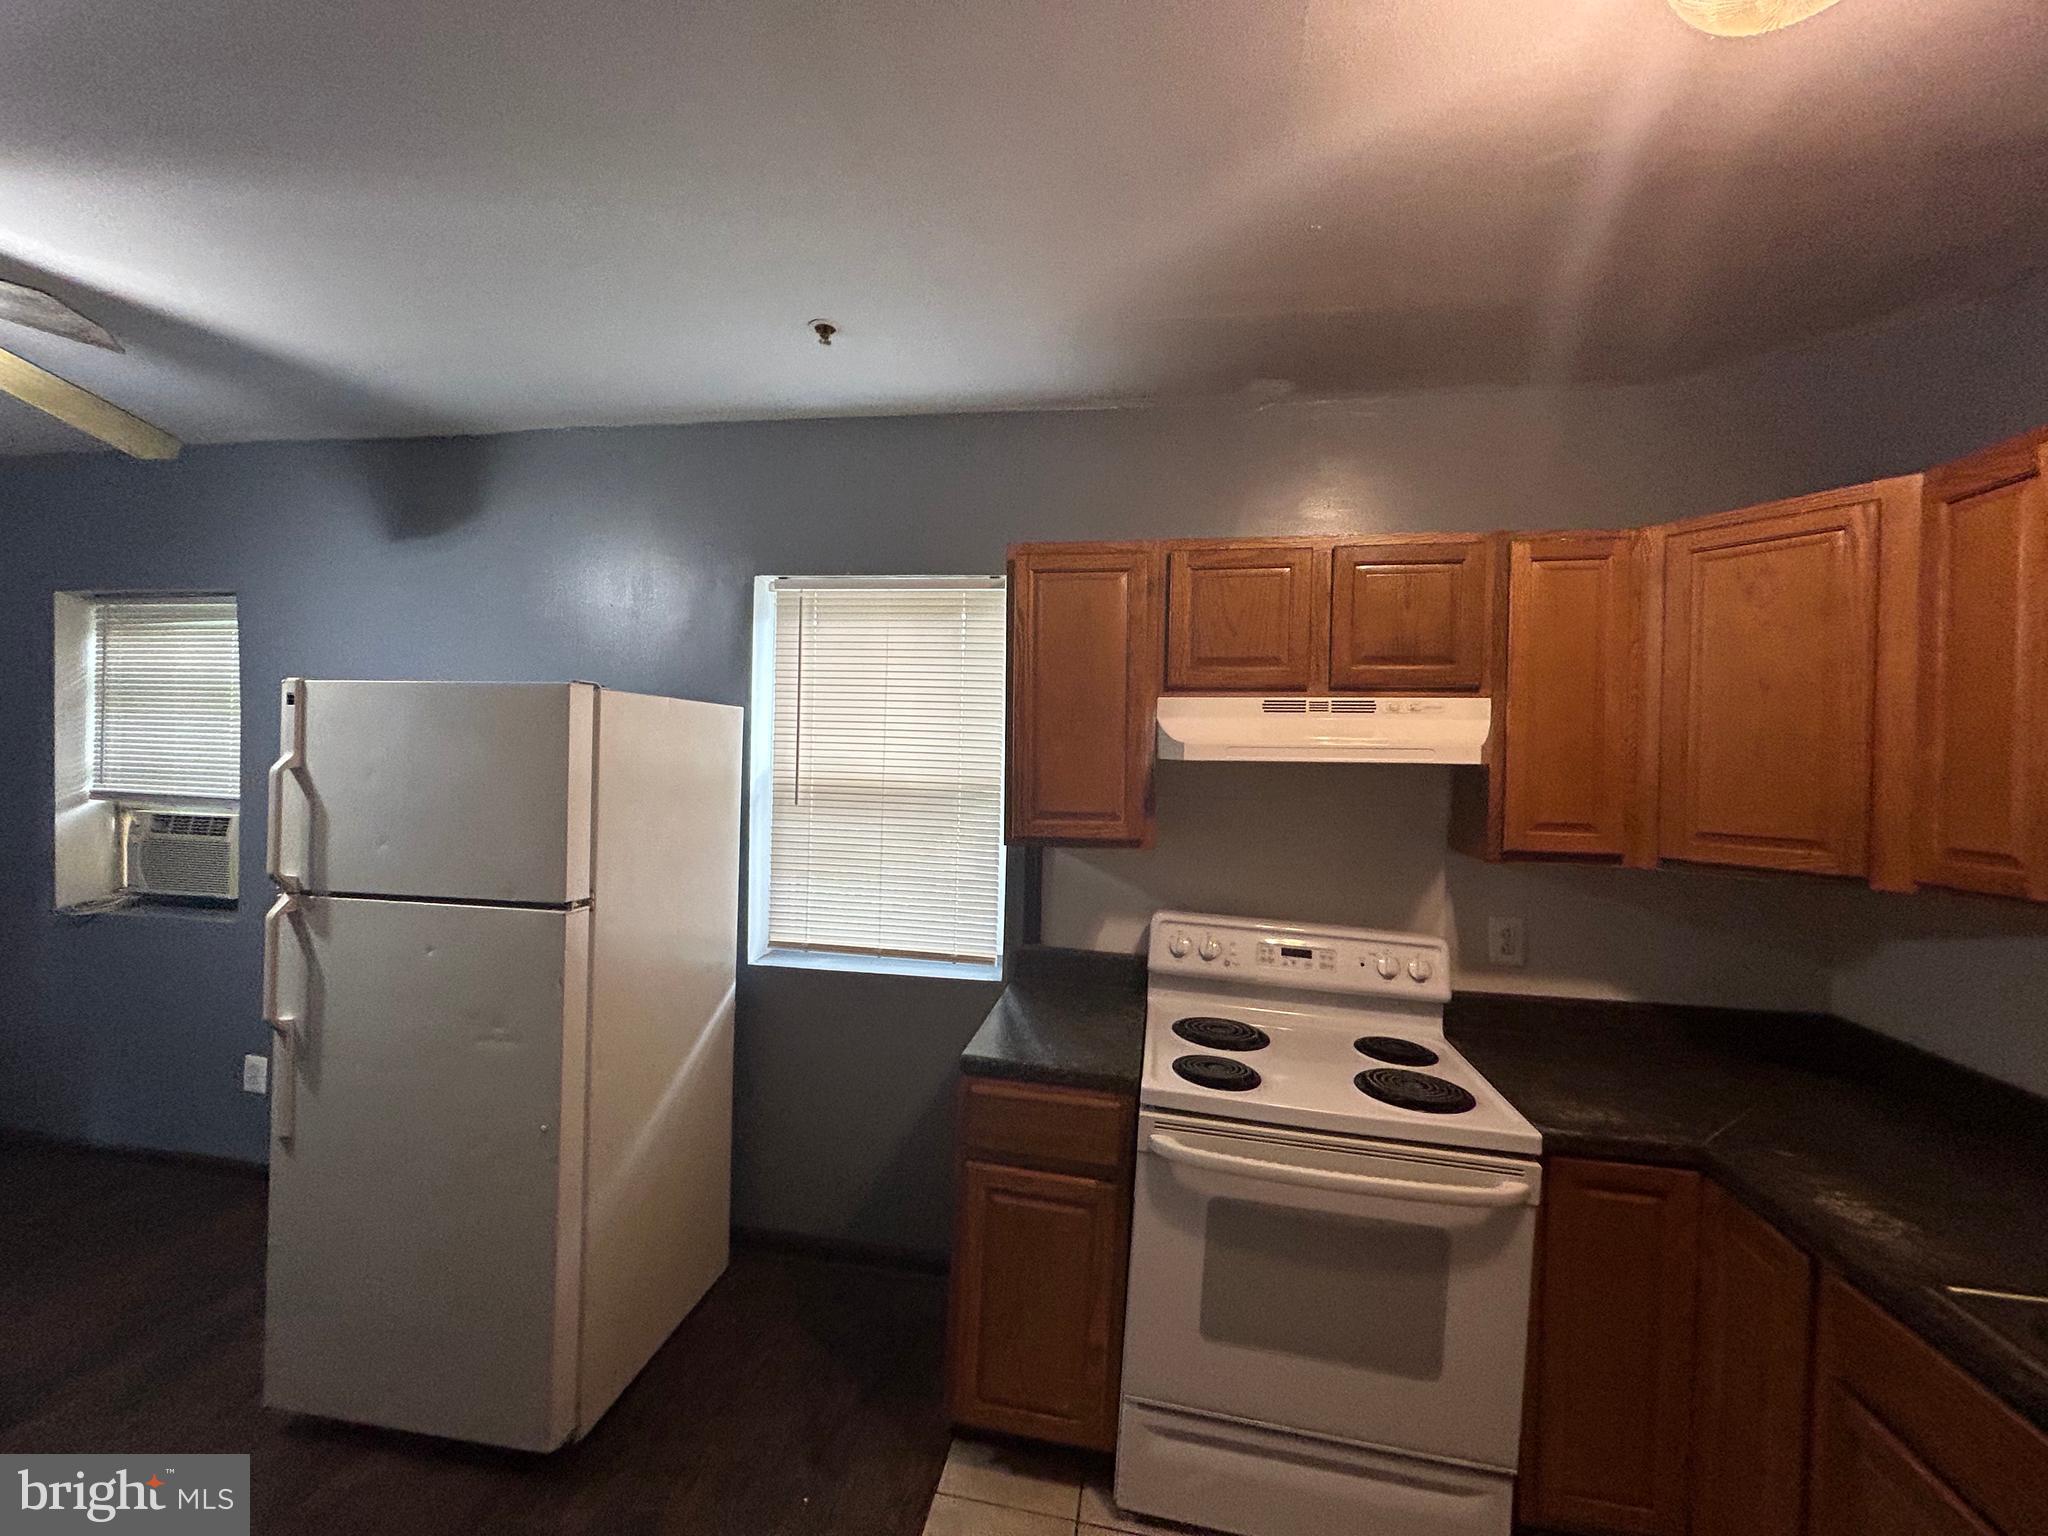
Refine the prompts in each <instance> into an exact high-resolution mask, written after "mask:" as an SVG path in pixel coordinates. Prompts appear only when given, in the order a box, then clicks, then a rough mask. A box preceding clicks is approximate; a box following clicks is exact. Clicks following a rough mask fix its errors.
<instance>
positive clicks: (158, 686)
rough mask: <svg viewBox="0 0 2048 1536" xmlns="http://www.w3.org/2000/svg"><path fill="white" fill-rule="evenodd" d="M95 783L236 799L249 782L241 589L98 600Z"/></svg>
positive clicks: (109, 789)
mask: <svg viewBox="0 0 2048 1536" xmlns="http://www.w3.org/2000/svg"><path fill="white" fill-rule="evenodd" d="M93 653H94V655H93V679H92V695H93V701H92V702H93V756H92V792H93V794H94V795H95V796H97V797H98V798H100V799H116V800H143V799H170V800H219V801H232V800H234V799H236V798H237V797H238V796H240V794H241V792H242V650H241V639H240V632H239V629H238V628H237V625H236V622H235V600H234V599H233V598H232V597H190V598H167V597H149V598H139V597H136V598H131V597H103V598H101V599H99V600H98V601H97V602H95V603H94V604H93Z"/></svg>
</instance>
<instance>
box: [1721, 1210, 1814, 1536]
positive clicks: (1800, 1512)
mask: <svg viewBox="0 0 2048 1536" xmlns="http://www.w3.org/2000/svg"><path fill="white" fill-rule="evenodd" d="M1697 1341H1698V1342H1697V1353H1698V1359H1697V1361H1696V1363H1695V1367H1694V1371H1695V1375H1694V1384H1693V1385H1694V1390H1693V1413H1692V1536H1799V1532H1800V1529H1801V1524H1802V1521H1803V1519H1804V1517H1805V1512H1806V1426H1807V1407H1808V1388H1809V1381H1810V1378H1811V1375H1812V1370H1811V1366H1812V1358H1813V1261H1812V1260H1811V1259H1809V1258H1807V1256H1806V1255H1805V1254H1804V1253H1802V1252H1801V1251H1800V1250H1799V1249H1798V1248H1797V1247H1795V1246H1794V1245H1793V1244H1791V1243H1789V1242H1787V1241H1786V1240H1785V1238H1783V1237H1782V1236H1780V1235H1779V1234H1778V1232H1777V1231H1776V1230H1775V1229H1774V1228H1772V1226H1771V1225H1770V1224H1769V1223H1768V1222H1766V1221H1763V1220H1761V1219H1760V1218H1758V1217H1756V1216H1753V1215H1751V1214H1750V1213H1749V1212H1748V1211H1747V1210H1745V1209H1744V1208H1743V1206H1742V1204H1741V1203H1740V1202H1739V1201H1737V1200H1735V1199H1733V1198H1731V1197H1730V1196H1729V1195H1728V1193H1727V1192H1726V1191H1724V1190H1723V1189H1721V1188H1720V1186H1718V1185H1715V1184H1711V1183H1710V1184H1708V1185H1707V1186H1706V1188H1705V1190H1704V1193H1703V1196H1702V1199H1701V1207H1700V1271H1699V1329H1698V1334H1697Z"/></svg>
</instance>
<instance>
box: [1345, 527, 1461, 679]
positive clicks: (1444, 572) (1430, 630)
mask: <svg viewBox="0 0 2048 1536" xmlns="http://www.w3.org/2000/svg"><path fill="white" fill-rule="evenodd" d="M1495 542H1496V541H1495V540H1494V538H1493V537H1492V536H1491V535H1489V534H1463V535H1447V536H1443V537H1439V538H1428V539H1415V538H1405V537H1402V538H1386V539H1363V540H1359V541H1357V542H1354V543H1349V544H1339V545H1338V546H1337V547H1336V549H1335V551H1334V552H1333V553H1332V555H1331V560H1330V618H1329V630H1330V687H1331V688H1332V689H1333V690H1335V691H1338V692H1343V691H1346V690H1349V691H1353V692H1369V693H1370V692H1383V691H1384V692H1393V691H1406V692H1411V693H1480V692H1483V691H1484V690H1485V688H1486V686H1487V656H1488V651H1489V648H1490V641H1491V633H1492V626H1493V580H1494V578H1493V551H1494V546H1495Z"/></svg>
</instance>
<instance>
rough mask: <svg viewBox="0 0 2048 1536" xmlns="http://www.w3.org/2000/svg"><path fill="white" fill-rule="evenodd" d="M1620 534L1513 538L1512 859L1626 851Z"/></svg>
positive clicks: (1508, 712)
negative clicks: (1527, 855) (1528, 855)
mask: <svg viewBox="0 0 2048 1536" xmlns="http://www.w3.org/2000/svg"><path fill="white" fill-rule="evenodd" d="M1633 547H1634V545H1633V541H1632V540H1631V538H1630V537H1629V535H1627V534H1554V535H1545V536H1543V537H1540V538H1528V539H1516V540H1514V541H1513V543H1512V545H1511V546H1510V553H1509V574H1508V662H1507V705H1506V709H1505V711H1504V718H1503V720H1502V723H1501V727H1500V728H1501V731H1502V736H1503V743H1504V750H1503V753H1502V755H1501V758H1500V761H1501V763H1502V770H1501V771H1503V772H1504V773H1505V774H1506V778H1507V784H1506V791H1507V813H1506V826H1505V831H1504V834H1503V846H1504V847H1505V848H1506V849H1507V850H1508V851H1510V852H1516V853H1564V854H1611V855H1615V856H1619V855H1620V854H1621V853H1622V852H1623V851H1624V844H1625V839H1626V834H1627V820H1628V810H1629V796H1630V794H1631V792H1632V788H1633V785H1634V782H1635V772H1634V769H1635V755H1634V753H1635V749H1634V730H1633V708H1632V702H1633V699H1634V693H1635V689H1634V658H1635V654H1636V646H1635V634H1634V628H1635V602H1634V590H1633V589H1634V582H1633V576H1634V570H1633V562H1632V559H1631V556H1632V552H1633Z"/></svg>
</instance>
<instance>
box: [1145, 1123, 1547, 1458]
mask: <svg viewBox="0 0 2048 1536" xmlns="http://www.w3.org/2000/svg"><path fill="white" fill-rule="evenodd" d="M1138 1153H1139V1156H1138V1171H1137V1193H1136V1197H1135V1198H1136V1206H1135V1211H1134V1215H1133V1225H1132V1232H1131V1280H1130V1303H1129V1312H1128V1316H1127V1320H1126V1324H1125V1330H1124V1373H1123V1391H1124V1395H1125V1396H1126V1397H1127V1398H1133V1399H1138V1400H1142V1401H1148V1402H1152V1403H1157V1404H1160V1405H1163V1406H1166V1407H1178V1408H1189V1409H1195V1410H1199V1411H1205V1412H1209V1413H1215V1414H1222V1415H1226V1416H1228V1417H1231V1418H1235V1419H1244V1420H1250V1421H1252V1422H1255V1423H1260V1424H1266V1425H1271V1426H1274V1427H1276V1428H1281V1429H1288V1430H1294V1431H1297V1432H1299V1433H1303V1434H1311V1435H1321V1436H1326V1437H1329V1438H1331V1439H1335V1440H1342V1441H1348V1442H1350V1443H1352V1444H1356V1445H1365V1446H1373V1447H1379V1448H1383V1449H1389V1450H1396V1451H1405V1452H1409V1453H1411V1454H1414V1455H1419V1456H1435V1457H1442V1458H1445V1459H1447V1460H1451V1461H1457V1462H1463V1463H1466V1464H1468V1465H1472V1466H1477V1467H1484V1468H1489V1469H1492V1470H1495V1471H1501V1472H1512V1471H1513V1470H1514V1467H1515V1454H1516V1448H1517V1442H1518V1440H1519V1437H1520V1427H1521V1409H1522V1363H1523V1356H1524V1353H1525V1351H1526V1349H1527V1345H1528V1326H1529V1274H1530V1264H1531V1258H1532V1254H1533V1251H1534V1245H1535V1235H1536V1207H1537V1201H1538V1198H1539V1191H1540V1186H1541V1177H1542V1175H1541V1172H1540V1170H1539V1168H1538V1165H1537V1164H1535V1163H1533V1162H1527V1161H1523V1160H1521V1159H1517V1158H1508V1157H1495V1156H1489V1155H1486V1154H1480V1153H1461V1152H1449V1151H1437V1150H1431V1149H1426V1148H1419V1147H1403V1146H1398V1145H1393V1144H1389V1143H1385V1142H1367V1141H1360V1140H1357V1139H1355V1138H1346V1137H1332V1136H1321V1135H1313V1134H1309V1133H1304V1132H1296V1131H1283V1130H1271V1129H1266V1128H1263V1127H1256V1126H1232V1127H1227V1128H1226V1127H1224V1126H1222V1125H1219V1124H1218V1123H1217V1122H1215V1121H1205V1120H1192V1119H1187V1118H1183V1117H1180V1116H1174V1115H1166V1114H1158V1113H1147V1114H1144V1115H1142V1116H1141V1117H1140V1119H1139V1127H1138Z"/></svg>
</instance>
